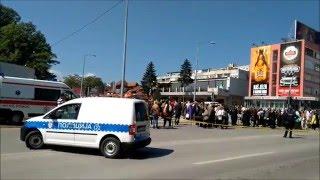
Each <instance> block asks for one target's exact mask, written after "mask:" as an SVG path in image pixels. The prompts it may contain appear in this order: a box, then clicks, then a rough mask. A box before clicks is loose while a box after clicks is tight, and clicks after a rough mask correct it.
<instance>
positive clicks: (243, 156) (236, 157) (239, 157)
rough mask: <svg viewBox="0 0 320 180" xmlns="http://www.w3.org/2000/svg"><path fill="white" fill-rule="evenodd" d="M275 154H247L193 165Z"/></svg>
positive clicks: (198, 163)
mask: <svg viewBox="0 0 320 180" xmlns="http://www.w3.org/2000/svg"><path fill="white" fill-rule="evenodd" d="M273 153H274V152H264V153H255V154H246V155H242V156H235V157H229V158H224V159H216V160H212V161H202V162H196V163H192V164H194V165H204V164H211V163H217V162H224V161H231V160H236V159H243V158H249V157H256V156H264V155H268V154H273Z"/></svg>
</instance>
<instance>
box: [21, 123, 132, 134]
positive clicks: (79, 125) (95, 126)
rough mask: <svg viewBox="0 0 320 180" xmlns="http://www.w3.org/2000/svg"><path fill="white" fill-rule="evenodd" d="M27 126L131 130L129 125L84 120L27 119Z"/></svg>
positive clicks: (48, 128)
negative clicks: (48, 120)
mask: <svg viewBox="0 0 320 180" xmlns="http://www.w3.org/2000/svg"><path fill="white" fill-rule="evenodd" d="M25 127H26V128H38V129H47V130H50V129H51V130H79V131H102V132H104V131H108V132H124V133H125V132H129V125H122V124H103V123H84V122H57V121H53V122H46V121H26V122H25Z"/></svg>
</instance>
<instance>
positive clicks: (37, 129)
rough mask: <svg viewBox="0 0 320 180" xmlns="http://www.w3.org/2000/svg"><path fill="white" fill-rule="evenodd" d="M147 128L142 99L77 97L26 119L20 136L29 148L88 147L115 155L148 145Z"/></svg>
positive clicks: (148, 131)
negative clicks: (44, 112) (51, 146)
mask: <svg viewBox="0 0 320 180" xmlns="http://www.w3.org/2000/svg"><path fill="white" fill-rule="evenodd" d="M149 128H150V125H149V120H148V111H147V104H146V103H145V102H144V101H142V100H137V99H123V98H107V97H92V98H78V99H74V100H71V101H68V102H66V103H63V104H62V105H60V106H58V107H56V108H54V109H52V110H51V111H49V112H48V113H46V114H45V115H43V116H38V117H34V118H31V119H28V120H27V121H26V122H25V124H24V126H23V127H21V133H20V139H21V140H22V141H25V142H26V146H27V147H29V148H31V149H39V148H41V147H42V146H43V145H44V144H54V145H66V146H78V147H89V148H97V149H100V151H101V153H102V154H103V155H104V156H105V157H109V158H116V157H118V156H119V155H120V153H121V152H122V150H123V149H127V148H142V147H145V146H147V145H149V144H150V142H151V138H150V129H149Z"/></svg>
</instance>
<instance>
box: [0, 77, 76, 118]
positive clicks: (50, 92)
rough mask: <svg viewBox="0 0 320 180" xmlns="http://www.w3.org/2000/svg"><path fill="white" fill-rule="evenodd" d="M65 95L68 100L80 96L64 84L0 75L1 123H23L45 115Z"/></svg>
mask: <svg viewBox="0 0 320 180" xmlns="http://www.w3.org/2000/svg"><path fill="white" fill-rule="evenodd" d="M62 93H64V94H65V95H66V96H67V98H68V99H74V98H77V97H78V96H77V95H76V94H74V93H73V92H72V90H71V89H70V87H68V86H67V85H66V84H64V83H62V82H56V81H44V80H37V79H31V78H19V77H10V76H4V75H3V74H2V75H0V121H7V123H14V124H17V123H21V122H22V121H23V120H24V119H26V118H30V117H34V116H38V115H42V114H45V113H46V112H48V111H49V110H51V109H52V108H54V107H56V106H57V100H58V99H59V97H60V95H61V94H62Z"/></svg>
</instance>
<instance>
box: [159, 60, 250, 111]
mask: <svg viewBox="0 0 320 180" xmlns="http://www.w3.org/2000/svg"><path fill="white" fill-rule="evenodd" d="M248 69H249V66H235V65H234V64H230V65H229V66H228V67H226V68H221V69H204V70H198V71H197V88H196V100H204V101H216V102H220V103H222V104H226V105H233V104H242V103H243V100H244V96H246V95H247V92H248ZM178 78H179V72H169V73H167V74H165V75H163V76H158V78H157V81H158V83H159V87H160V91H161V92H160V93H161V96H163V97H175V98H180V99H181V100H192V98H193V95H194V83H192V84H190V85H188V86H186V87H182V86H181V84H180V83H179V82H178ZM191 78H192V79H194V78H195V71H194V72H193V74H192V77H191Z"/></svg>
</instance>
